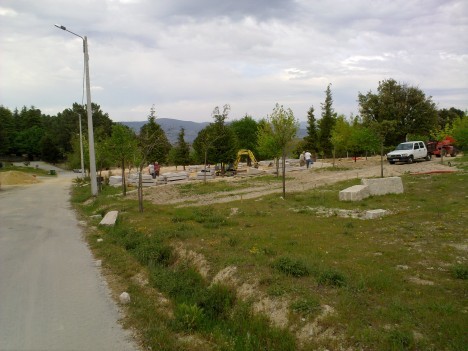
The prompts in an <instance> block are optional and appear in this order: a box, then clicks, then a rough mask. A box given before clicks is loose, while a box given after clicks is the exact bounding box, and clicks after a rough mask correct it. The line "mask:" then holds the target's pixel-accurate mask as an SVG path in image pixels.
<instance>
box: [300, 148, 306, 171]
mask: <svg viewBox="0 0 468 351" xmlns="http://www.w3.org/2000/svg"><path fill="white" fill-rule="evenodd" d="M304 165H305V151H302V153H301V154H300V155H299V166H301V167H303V166H304Z"/></svg>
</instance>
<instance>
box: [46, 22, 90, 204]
mask: <svg viewBox="0 0 468 351" xmlns="http://www.w3.org/2000/svg"><path fill="white" fill-rule="evenodd" d="M55 26H56V27H57V28H59V29H62V30H64V31H66V32H68V33H71V34H73V35H75V36H77V37H80V38H81V40H83V52H84V62H85V74H86V98H87V105H88V108H87V112H88V142H89V176H90V177H91V194H92V195H93V196H96V195H97V193H98V187H97V177H96V156H95V153H94V129H93V112H92V109H91V84H90V81H89V55H88V39H87V38H86V36H84V37H82V36H81V35H78V34H76V33H73V32H72V31H69V30H68V29H67V28H66V27H64V26H61V25H59V24H56V25H55ZM80 120H81V118H80Z"/></svg>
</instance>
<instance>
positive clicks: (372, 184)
mask: <svg viewBox="0 0 468 351" xmlns="http://www.w3.org/2000/svg"><path fill="white" fill-rule="evenodd" d="M361 184H362V185H365V186H368V187H369V194H370V195H386V194H402V193H403V182H402V181H401V178H400V177H387V178H369V179H361Z"/></svg>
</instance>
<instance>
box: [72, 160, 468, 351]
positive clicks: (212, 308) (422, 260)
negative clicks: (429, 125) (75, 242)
mask: <svg viewBox="0 0 468 351" xmlns="http://www.w3.org/2000/svg"><path fill="white" fill-rule="evenodd" d="M457 162H458V163H461V164H466V162H468V159H467V158H460V157H457ZM467 178H468V177H467V174H466V173H455V174H431V175H418V176H410V175H407V176H404V177H403V182H404V187H405V193H404V194H399V195H387V196H381V197H370V198H367V199H365V200H364V201H362V202H360V203H346V202H339V201H338V199H337V198H338V196H337V194H338V191H339V190H341V189H343V188H345V187H348V186H350V185H353V184H356V183H357V181H355V180H353V181H347V182H342V183H339V184H334V185H331V186H327V187H326V188H317V189H314V190H310V191H306V192H302V193H298V194H289V196H288V197H287V198H286V199H285V200H280V199H279V198H278V196H277V195H271V196H264V197H262V199H260V200H248V201H246V200H244V201H237V202H233V203H228V204H218V205H213V206H200V207H187V208H174V207H172V206H156V205H152V204H150V203H147V204H145V212H144V213H138V206H137V203H136V202H135V201H130V200H127V199H123V198H121V197H110V196H99V197H98V198H97V199H96V200H94V201H90V202H86V203H87V205H83V202H84V201H86V200H87V198H88V197H89V196H87V195H86V194H87V192H89V189H86V188H85V187H76V188H75V190H74V195H73V199H74V200H73V201H74V202H75V203H76V204H78V205H77V206H78V207H79V208H80V210H81V213H82V214H83V215H86V216H89V215H92V214H96V213H104V212H106V211H107V210H111V209H112V210H119V211H121V212H120V213H121V214H120V217H119V221H118V225H117V226H116V227H115V228H112V229H101V228H99V229H97V230H95V231H91V232H90V234H89V235H88V239H89V242H90V246H91V247H92V248H93V250H94V251H95V254H96V256H98V257H101V258H102V259H103V265H104V266H105V268H106V269H108V270H109V271H111V272H112V273H113V274H114V275H115V276H116V277H117V278H116V281H118V282H119V284H120V285H121V286H122V288H125V289H126V290H127V291H129V292H130V294H131V295H132V303H131V304H130V306H129V307H128V311H127V312H128V317H127V318H126V319H125V323H126V324H127V325H133V326H135V327H136V328H137V329H138V330H139V332H140V334H141V339H142V343H143V344H144V345H145V347H151V348H152V349H161V350H288V349H289V350H294V349H300V350H317V349H325V348H328V349H339V348H340V347H342V348H344V349H345V348H347V347H352V348H354V349H363V350H466V345H468V336H467V334H466V325H468V313H467V311H468V304H467V298H466V297H467V291H468V282H467V271H468V270H467V265H466V262H467V261H466V251H464V250H466V249H464V248H465V247H466V240H467V239H468V237H467V232H466V227H467V224H468V223H467V219H466V218H468V213H467V210H466V209H467V208H468V207H467V197H466V196H467V193H466V183H467V180H468V179H467ZM251 181H252V179H248V180H246V182H251ZM236 183H237V182H236ZM240 183H242V182H240ZM240 186H241V185H240ZM192 190H193V189H192ZM192 190H191V191H192ZM193 191H198V190H193ZM319 206H322V207H325V208H340V209H356V208H357V209H360V210H366V209H376V208H383V209H387V210H389V211H390V213H391V214H390V215H388V216H386V217H383V218H382V219H378V220H372V221H370V220H369V221H365V220H359V219H352V218H341V217H337V216H330V217H326V216H321V215H320V214H318V213H314V212H311V211H301V210H300V209H304V208H307V207H311V208H316V207H319ZM233 207H235V208H237V209H238V211H237V214H236V215H234V216H230V213H231V208H233ZM228 217H229V218H228ZM90 221H91V223H92V224H95V223H94V222H93V221H95V220H90ZM98 237H102V238H104V241H103V242H101V243H97V242H96V239H97V238H98ZM181 244H182V245H183V246H184V247H185V248H187V249H190V250H193V251H195V252H197V253H201V254H203V256H204V257H205V258H206V260H207V261H208V263H209V266H210V271H209V274H208V278H204V277H203V276H201V275H200V273H199V272H198V270H197V269H195V267H194V266H192V265H190V264H184V263H182V262H180V260H178V257H177V253H176V252H175V251H174V249H173V248H174V245H181ZM230 265H232V266H236V267H237V271H236V279H237V280H238V281H240V282H253V281H258V285H257V287H256V294H255V295H254V296H252V298H253V301H252V300H251V299H241V298H239V296H238V295H237V294H236V293H235V290H234V288H233V287H232V286H230V285H222V284H220V285H219V284H215V285H211V278H212V277H213V276H214V275H215V274H216V273H217V272H218V271H220V270H221V269H223V268H225V267H227V266H230ZM140 272H143V273H144V274H145V275H147V276H148V282H149V283H148V285H147V286H140V285H137V284H134V283H133V280H132V278H133V277H134V276H135V275H136V274H137V273H140ZM156 292H161V293H162V294H163V295H164V296H165V297H166V298H168V299H169V301H170V303H169V304H161V303H159V302H158V301H159V300H158V297H157V296H158V295H157V293H156ZM262 294H263V296H268V297H269V298H270V299H273V300H275V299H277V300H281V301H288V316H287V318H288V320H289V323H290V324H291V325H294V326H295V328H296V329H298V328H299V329H300V327H301V326H302V324H301V323H308V322H309V323H312V322H313V321H314V320H315V318H317V316H319V315H320V314H321V312H322V311H323V310H324V306H325V305H328V306H331V307H332V308H333V310H334V311H335V312H334V313H331V314H330V315H328V316H325V317H321V318H320V319H319V320H318V321H317V323H318V324H319V325H320V327H321V330H327V329H328V328H331V329H330V330H333V332H332V334H333V335H338V336H340V337H339V338H327V337H316V338H310V339H308V340H306V342H304V343H298V342H297V339H296V335H295V334H294V332H292V331H291V330H289V329H279V328H277V327H274V326H272V324H271V323H269V321H268V319H267V318H266V317H265V316H264V315H262V314H253V312H252V311H253V308H252V303H253V302H254V301H255V298H256V297H260V296H262ZM133 296H135V298H134V297H133ZM168 310H169V311H171V312H168ZM301 319H303V320H304V322H298V321H301ZM183 335H191V336H192V337H193V338H195V339H192V342H190V343H187V342H186V340H185V339H184V337H182V336H183ZM193 340H196V342H193Z"/></svg>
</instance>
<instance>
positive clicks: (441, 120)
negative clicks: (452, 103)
mask: <svg viewBox="0 0 468 351" xmlns="http://www.w3.org/2000/svg"><path fill="white" fill-rule="evenodd" d="M464 115H465V113H464V112H463V111H462V110H459V109H456V108H455V107H450V108H449V109H446V108H443V109H442V110H439V111H437V123H438V125H439V128H445V126H446V125H447V124H449V125H450V126H451V125H452V124H453V122H454V121H455V120H456V119H457V118H463V116H464Z"/></svg>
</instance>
